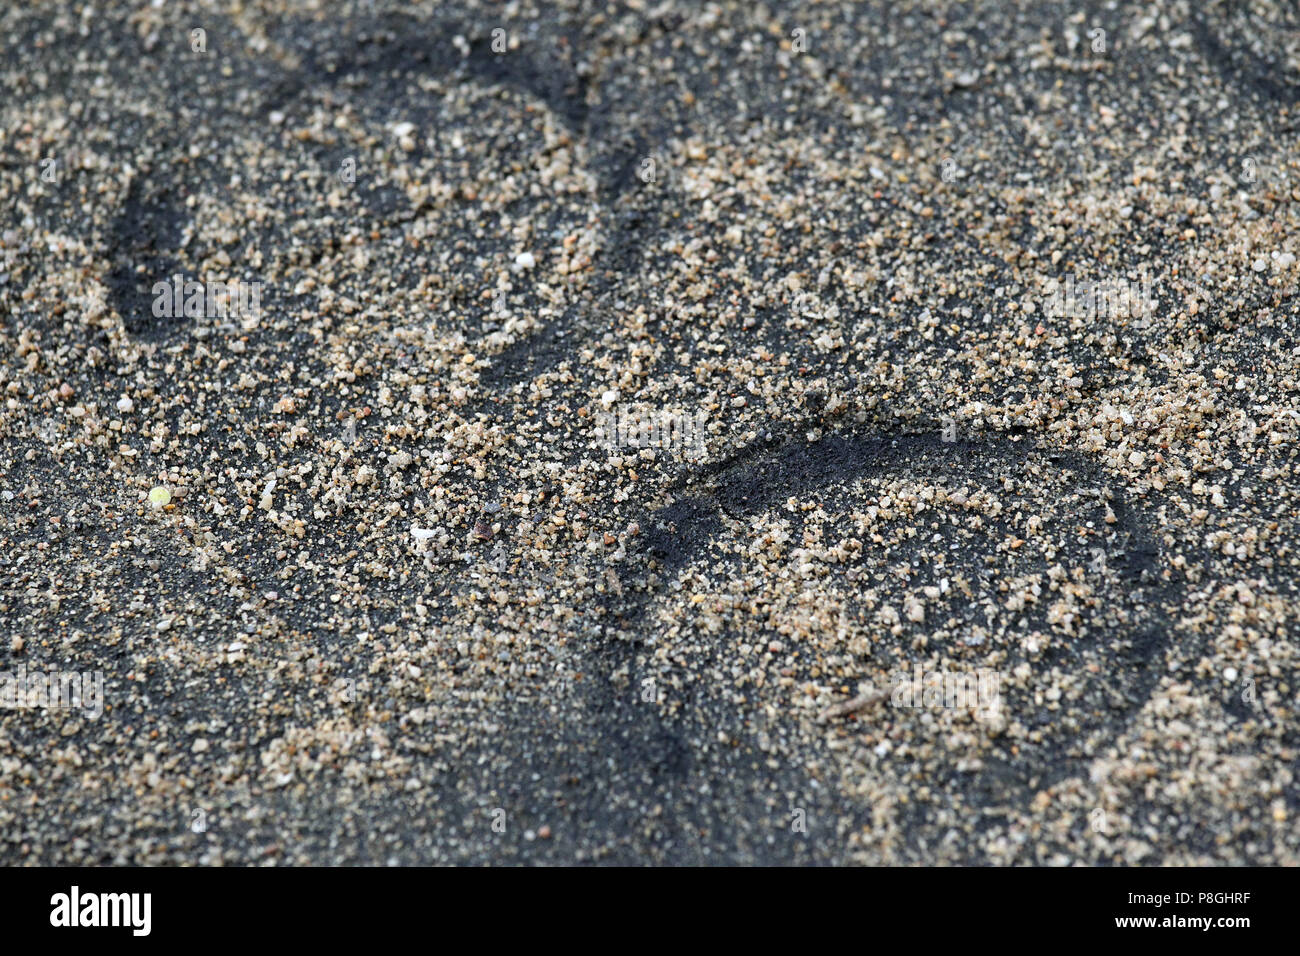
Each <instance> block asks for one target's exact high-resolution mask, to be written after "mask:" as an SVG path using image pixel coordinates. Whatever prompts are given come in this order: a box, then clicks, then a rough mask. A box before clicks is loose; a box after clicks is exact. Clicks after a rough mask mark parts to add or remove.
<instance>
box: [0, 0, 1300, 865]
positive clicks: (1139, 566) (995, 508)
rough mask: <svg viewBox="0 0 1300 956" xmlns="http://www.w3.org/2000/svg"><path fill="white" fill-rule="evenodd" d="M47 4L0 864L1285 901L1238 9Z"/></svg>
mask: <svg viewBox="0 0 1300 956" xmlns="http://www.w3.org/2000/svg"><path fill="white" fill-rule="evenodd" d="M83 9H84V10H85V11H86V12H85V14H84V15H83V13H82V10H83ZM90 10H91V8H89V7H83V6H82V5H75V6H74V5H71V4H50V3H27V2H24V3H10V4H6V5H4V9H3V11H2V12H0V42H2V43H3V50H2V51H0V87H2V89H3V96H0V199H2V200H3V206H2V207H0V208H3V210H4V213H3V221H2V222H0V226H2V227H3V228H2V238H0V393H2V395H0V435H2V436H3V442H0V499H2V500H0V630H2V631H3V640H0V671H3V672H8V673H17V672H18V671H19V669H20V668H26V672H28V673H30V672H35V671H78V672H86V673H93V672H101V673H102V675H103V688H104V696H103V700H102V702H101V703H102V705H103V712H102V714H100V715H99V716H98V718H97V719H95V714H94V713H93V711H91V709H90V708H88V707H85V706H83V707H82V708H81V709H80V710H78V709H67V708H64V709H58V708H56V709H42V708H39V707H37V708H19V709H5V710H0V862H2V863H5V864H54V863H76V864H97V863H135V864H146V863H148V864H155V863H169V864H176V863H194V864H285V863H289V864H307V863H310V864H333V863H345V864H354V863H364V864H386V863H400V864H415V863H443V862H459V863H488V862H496V863H499V862H551V863H573V862H588V863H589V862H606V863H614V862H619V863H641V862H653V863H752V862H764V863H852V864H885V863H890V864H896V863H908V864H932V863H942V864H948V863H992V864H1040V865H1060V864H1079V863H1085V864H1099V863H1128V864H1143V865H1153V864H1191V863H1198V864H1206V863H1219V864H1228V863H1233V864H1241V863H1254V864H1289V865H1294V864H1296V863H1297V862H1298V861H1300V827H1297V823H1296V820H1297V815H1298V814H1300V792H1298V790H1297V780H1296V774H1297V747H1298V746H1300V733H1298V731H1300V726H1298V722H1297V713H1296V708H1297V692H1298V691H1300V686H1298V683H1297V676H1298V675H1297V667H1298V664H1300V657H1298V655H1297V644H1296V640H1297V635H1298V634H1300V623H1298V621H1297V616H1298V615H1300V594H1298V581H1300V554H1298V553H1297V547H1300V517H1298V515H1297V507H1298V503H1300V497H1298V493H1300V472H1297V465H1298V464H1300V460H1298V458H1297V440H1298V439H1300V395H1298V392H1300V334H1298V329H1297V315H1298V313H1300V299H1297V296H1296V285H1297V277H1298V276H1300V267H1298V266H1297V263H1296V255H1297V253H1300V235H1298V234H1297V225H1298V224H1300V8H1297V5H1296V4H1295V3H1294V2H1292V3H1282V2H1250V3H1215V2H1200V0H1195V2H1178V3H1170V2H1156V3H1146V2H1142V3H1119V4H1102V3H1086V4H1079V5H1059V4H1033V5H1024V6H1023V8H1022V5H1020V4H992V3H984V4H980V3H977V4H939V3H931V2H892V0H890V2H880V3H852V4H850V3H824V4H811V5H810V4H795V3H790V4H785V3H782V4H775V5H772V4H768V5H756V4H751V3H731V2H725V3H710V4H702V5H697V4H687V3H676V2H665V3H655V2H645V3H641V2H636V3H628V4H620V5H613V4H610V5H606V4H589V3H562V4H558V5H547V6H545V7H535V6H533V5H532V4H529V3H509V4H506V5H504V6H502V5H499V4H478V3H456V4H436V5H431V4H400V5H399V4H396V3H387V2H383V0H376V2H375V3H373V4H367V3H359V4H352V5H343V4H332V3H324V2H320V3H311V2H297V0H295V2H292V3H287V2H286V3H279V2H267V3H261V2H259V3H215V2H214V3H167V4H166V5H165V6H155V5H153V4H145V3H130V4H128V3H121V2H109V3H103V4H98V5H96V6H95V8H94V12H93V13H92V12H90ZM195 28H202V29H203V30H205V37H204V41H205V42H204V44H203V45H205V46H206V50H205V51H196V50H195V49H193V47H194V46H195V45H196V44H195V43H194V41H193V40H192V37H191V31H192V30H193V29H195ZM498 29H500V30H504V31H505V33H504V34H495V36H496V37H498V38H502V37H504V38H505V43H504V47H505V48H504V51H503V52H497V51H496V50H494V49H493V40H494V33H493V31H494V30H498ZM1095 30H1104V31H1105V35H1104V37H1102V36H1101V35H1099V34H1096V33H1094V32H1092V31H1095ZM795 31H802V32H801V33H795ZM1099 41H1100V46H1102V47H1104V49H1100V48H1098V43H1099ZM501 45H502V44H500V43H498V44H497V46H498V48H500V47H501ZM46 159H54V160H55V163H54V164H53V165H52V166H51V165H49V164H43V160H46ZM349 160H350V161H351V166H349V165H348V161H349ZM651 164H652V165H651ZM351 168H354V169H355V177H354V178H355V182H348V181H346V179H347V177H346V176H341V175H340V173H341V171H342V172H346V171H347V170H348V169H351ZM49 170H52V173H53V175H52V178H53V180H54V181H53V182H51V181H47V180H48V178H50V177H48V176H47V177H46V178H43V176H42V173H43V172H47V171H49ZM652 170H653V175H651V171H652ZM177 273H181V274H183V275H184V276H185V277H186V278H191V279H194V278H197V279H202V280H205V281H243V282H258V283H261V287H260V288H261V309H260V311H259V313H258V314H256V315H245V316H240V317H235V318H231V317H229V316H227V317H225V318H222V317H220V316H214V317H208V316H206V315H205V316H191V317H183V316H182V317H171V318H169V317H166V316H162V317H159V316H155V315H154V314H153V309H152V306H153V301H154V295H153V292H152V291H151V290H152V288H153V286H154V284H155V283H156V282H160V281H166V280H168V279H169V278H170V277H171V276H172V275H174V274H177ZM1069 276H1073V277H1076V278H1077V279H1080V280H1086V281H1100V282H1119V281H1124V282H1128V281H1134V282H1141V281H1144V280H1145V281H1147V282H1148V283H1149V287H1150V290H1151V294H1152V296H1153V297H1154V299H1155V304H1154V306H1153V308H1152V310H1151V311H1149V312H1148V313H1146V314H1144V315H1142V316H1140V317H1136V316H1132V315H1129V316H1122V315H1116V314H1111V313H1107V314H1101V312H1100V310H1097V312H1098V314H1092V313H1091V312H1090V311H1088V312H1085V313H1084V314H1075V315H1073V316H1063V315H1060V314H1059V311H1060V310H1056V311H1057V313H1058V314H1049V313H1050V312H1051V311H1052V310H1051V309H1050V303H1049V296H1050V292H1049V291H1048V290H1050V288H1051V285H1050V283H1052V282H1053V281H1057V282H1065V281H1066V277H1069ZM634 404H635V405H637V406H639V407H644V408H650V409H656V410H670V411H678V412H681V413H682V414H684V415H691V416H694V415H697V414H698V415H704V414H707V425H706V427H705V429H704V434H703V435H702V440H703V444H704V448H703V453H702V454H699V453H696V452H694V451H690V452H689V453H684V452H681V451H677V450H674V449H665V448H644V449H638V448H635V447H631V448H628V447H622V446H618V447H613V448H610V447H606V446H605V445H604V444H603V443H602V442H601V440H600V435H599V433H598V423H599V422H600V421H602V420H603V419H602V415H603V414H604V413H607V412H608V413H613V412H615V411H616V410H618V409H621V408H627V407H631V406H632V405H634ZM945 439H952V440H945ZM272 483H273V484H272ZM153 489H160V490H159V491H158V492H156V497H157V499H158V501H157V505H158V506H155V505H154V503H151V501H150V500H149V496H150V493H151V490H153ZM164 499H169V500H166V502H165V504H164V503H163V501H164ZM918 666H919V667H920V669H921V671H922V673H924V672H940V673H944V672H947V673H954V672H955V673H975V672H977V671H984V672H990V673H996V674H998V675H1000V681H1001V683H1000V685H999V687H1000V695H1001V696H1000V708H999V709H998V710H997V711H996V712H995V713H993V714H983V715H981V714H980V713H977V712H976V711H975V710H974V709H973V708H971V707H960V706H955V707H946V706H921V707H904V706H899V705H898V703H897V700H896V698H895V695H894V693H893V691H894V689H896V688H897V687H898V686H900V685H899V684H898V683H897V680H896V675H898V674H900V673H902V672H906V673H908V674H909V675H911V674H913V673H915V671H916V668H917V667H918ZM882 689H883V691H882ZM84 703H85V702H84V701H83V705H84Z"/></svg>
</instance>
